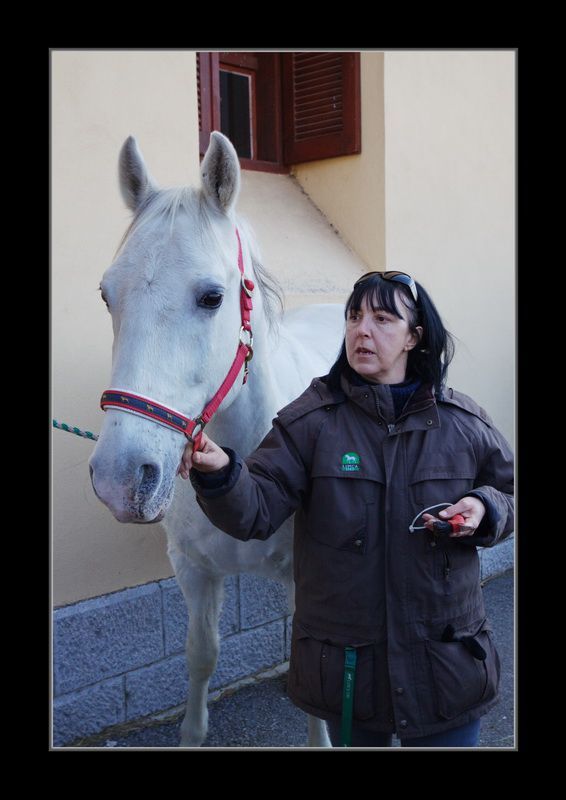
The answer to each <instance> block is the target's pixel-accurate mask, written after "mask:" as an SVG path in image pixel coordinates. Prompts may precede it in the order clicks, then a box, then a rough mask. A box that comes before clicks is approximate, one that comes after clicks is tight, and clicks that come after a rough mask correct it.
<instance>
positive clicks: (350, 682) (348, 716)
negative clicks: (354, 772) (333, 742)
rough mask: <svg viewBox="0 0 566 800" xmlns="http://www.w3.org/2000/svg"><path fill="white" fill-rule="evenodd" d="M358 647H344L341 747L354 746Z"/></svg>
mask: <svg viewBox="0 0 566 800" xmlns="http://www.w3.org/2000/svg"><path fill="white" fill-rule="evenodd" d="M356 656H357V653H356V649H355V647H345V648H344V688H343V692H342V727H341V730H340V745H341V747H351V746H352V717H353V715H354V713H353V712H354V684H355V680H356Z"/></svg>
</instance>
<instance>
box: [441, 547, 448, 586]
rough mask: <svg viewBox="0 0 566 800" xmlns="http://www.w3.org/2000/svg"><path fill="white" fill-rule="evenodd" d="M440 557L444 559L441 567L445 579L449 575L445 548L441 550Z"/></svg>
mask: <svg viewBox="0 0 566 800" xmlns="http://www.w3.org/2000/svg"><path fill="white" fill-rule="evenodd" d="M442 557H443V559H444V569H443V574H444V580H445V581H447V580H448V578H449V576H450V558H449V557H448V553H447V552H446V550H443V551H442Z"/></svg>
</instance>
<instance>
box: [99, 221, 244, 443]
mask: <svg viewBox="0 0 566 800" xmlns="http://www.w3.org/2000/svg"><path fill="white" fill-rule="evenodd" d="M236 236H237V239H238V269H239V270H240V274H241V280H240V314H241V320H242V324H241V326H240V332H239V336H238V339H239V341H238V349H237V351H236V357H235V358H234V361H233V362H232V366H231V367H230V369H229V370H228V374H227V375H226V377H225V379H224V381H223V382H222V385H221V386H220V388H219V389H218V391H217V392H216V394H215V395H214V397H213V398H212V399H211V400H210V402H209V403H207V405H206V406H205V408H204V409H203V410H202V412H201V413H200V415H199V416H198V417H196V419H191V418H190V417H186V416H184V414H181V413H180V412H179V411H176V410H175V409H173V408H170V407H168V406H164V405H163V404H162V403H158V402H157V401H156V400H152V399H151V398H150V397H144V396H143V395H139V394H134V393H132V392H127V391H124V390H123V389H116V388H112V389H106V391H105V392H104V393H103V395H102V397H101V399H100V407H101V408H102V410H103V411H106V409H108V408H113V409H116V410H117V411H127V412H128V413H130V414H137V415H139V416H142V417H146V418H147V419H151V420H153V421H154V422H157V423H158V424H160V425H165V426H166V427H167V428H172V429H173V430H175V431H177V432H178V433H182V434H183V435H184V436H186V437H187V439H189V440H190V441H192V442H193V449H194V450H195V451H197V450H199V449H200V445H201V439H202V432H203V430H204V426H205V425H207V424H208V423H209V422H210V420H211V419H212V417H213V415H214V414H215V413H216V412H217V411H218V408H219V406H220V404H221V403H222V401H223V400H224V398H225V397H226V395H227V394H228V392H229V391H230V389H231V388H232V386H233V385H234V383H235V381H236V378H237V377H238V374H239V372H240V370H241V369H242V366H244V367H245V368H244V380H243V383H245V382H246V381H247V378H248V363H249V362H250V361H251V359H252V358H253V335H252V325H251V312H252V309H253V304H252V294H253V290H254V283H253V281H252V280H250V279H249V278H246V276H245V274H244V257H243V254H242V242H241V240H240V234H239V232H238V229H237V228H236Z"/></svg>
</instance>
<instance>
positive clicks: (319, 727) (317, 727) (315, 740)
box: [285, 577, 332, 747]
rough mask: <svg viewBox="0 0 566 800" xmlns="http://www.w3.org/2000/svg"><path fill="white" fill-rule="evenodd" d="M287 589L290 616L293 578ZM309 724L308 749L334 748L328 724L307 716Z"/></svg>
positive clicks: (293, 585)
mask: <svg viewBox="0 0 566 800" xmlns="http://www.w3.org/2000/svg"><path fill="white" fill-rule="evenodd" d="M285 587H286V589H287V603H288V605H289V614H294V613H295V582H294V581H293V578H292V577H291V578H290V579H289V580H288V581H286V583H285ZM307 722H308V732H309V736H308V747H332V743H331V741H330V737H329V736H328V731H327V729H326V722H325V721H324V720H323V719H319V718H318V717H313V716H312V715H311V714H307Z"/></svg>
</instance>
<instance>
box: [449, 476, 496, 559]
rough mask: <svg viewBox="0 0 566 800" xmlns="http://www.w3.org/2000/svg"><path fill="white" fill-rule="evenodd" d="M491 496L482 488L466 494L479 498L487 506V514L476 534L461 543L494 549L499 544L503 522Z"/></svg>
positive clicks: (463, 539)
mask: <svg viewBox="0 0 566 800" xmlns="http://www.w3.org/2000/svg"><path fill="white" fill-rule="evenodd" d="M486 488H491V487H486ZM489 494H490V493H489V491H482V488H481V487H480V488H477V489H473V490H472V491H471V492H466V497H477V499H478V500H481V501H482V503H483V504H484V506H485V514H484V517H483V519H482V521H481V522H480V524H479V526H478V527H477V529H476V530H475V531H474V533H473V534H472V535H471V536H466V537H463V538H462V539H460V540H459V541H461V542H466V544H468V543H469V544H471V545H475V546H476V547H492V546H493V545H494V544H496V543H497V542H498V540H499V536H500V531H499V527H500V526H501V523H502V520H501V519H500V513H499V509H498V508H497V506H496V504H495V503H494V502H493V501H492V499H491V497H490V496H489Z"/></svg>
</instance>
